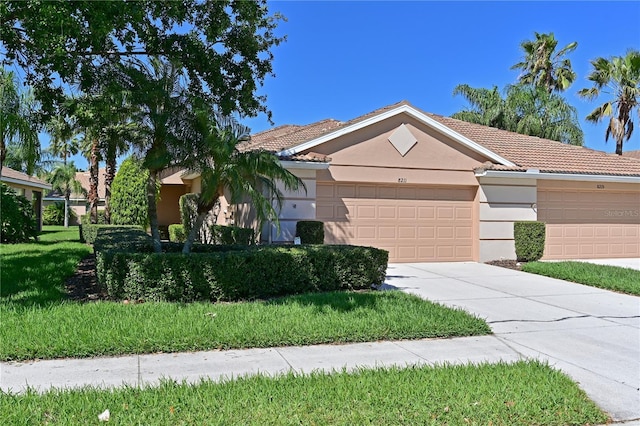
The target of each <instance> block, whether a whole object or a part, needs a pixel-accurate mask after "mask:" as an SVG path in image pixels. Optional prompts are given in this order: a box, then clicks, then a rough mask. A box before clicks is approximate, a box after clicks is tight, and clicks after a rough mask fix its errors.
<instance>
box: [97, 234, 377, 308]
mask: <svg viewBox="0 0 640 426" xmlns="http://www.w3.org/2000/svg"><path fill="white" fill-rule="evenodd" d="M170 247H171V246H170V245H167V248H170ZM202 247H203V246H200V248H201V249H202ZM213 248H216V249H217V251H209V252H204V253H202V252H201V253H198V252H194V253H191V254H188V255H183V254H181V253H170V252H169V253H161V254H157V253H145V252H140V251H138V252H135V253H133V252H123V251H121V250H100V251H97V252H96V263H97V265H96V267H97V268H96V269H97V274H98V281H99V282H100V284H101V285H103V286H105V288H106V289H107V291H108V293H109V296H110V297H111V298H112V299H117V300H120V299H132V300H138V299H143V300H149V301H180V302H190V301H195V300H206V301H237V300H247V299H249V300H250V299H265V298H270V297H277V296H284V295H290V294H298V293H308V292H324V291H335V290H357V289H368V288H370V287H371V285H373V284H380V283H382V282H383V281H384V278H385V273H386V269H387V262H388V256H389V254H388V252H387V251H385V250H380V249H376V248H372V247H358V246H295V247H291V246H287V247H276V246H262V247H255V246H254V247H247V246H209V247H208V248H207V249H206V250H212V249H213ZM169 251H171V250H169Z"/></svg>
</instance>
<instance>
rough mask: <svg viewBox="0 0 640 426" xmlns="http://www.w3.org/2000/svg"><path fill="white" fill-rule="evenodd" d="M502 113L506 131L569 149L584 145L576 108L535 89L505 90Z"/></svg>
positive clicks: (513, 86) (557, 97) (523, 86)
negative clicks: (504, 116) (504, 117)
mask: <svg viewBox="0 0 640 426" xmlns="http://www.w3.org/2000/svg"><path fill="white" fill-rule="evenodd" d="M506 109H507V111H508V113H507V115H509V117H510V119H509V122H510V125H509V128H507V130H510V131H513V132H516V133H520V134H523V135H531V136H537V137H539V138H545V139H551V140H554V141H559V142H562V143H567V144H570V145H578V146H582V145H583V144H584V133H583V132H582V129H581V128H580V123H579V121H578V112H577V110H576V108H575V107H573V106H571V105H569V104H568V103H567V102H566V101H565V99H564V98H563V97H562V96H560V95H558V94H557V93H549V92H547V91H546V90H545V89H544V88H542V87H539V86H532V85H522V84H516V85H512V86H508V87H507V97H506Z"/></svg>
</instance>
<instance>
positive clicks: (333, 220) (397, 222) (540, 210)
mask: <svg viewBox="0 0 640 426" xmlns="http://www.w3.org/2000/svg"><path fill="white" fill-rule="evenodd" d="M242 149H243V150H255V149H265V150H268V151H272V152H274V153H275V154H276V155H277V156H279V157H280V159H281V162H282V164H283V165H284V166H285V167H286V168H287V169H289V170H290V171H291V172H293V173H295V174H296V175H297V176H299V177H300V178H301V179H302V180H303V181H304V182H305V184H306V187H307V191H306V192H304V191H298V192H295V193H293V192H284V195H285V202H284V205H283V206H282V208H281V210H280V215H279V217H280V225H281V228H280V232H279V233H278V232H277V231H276V228H275V226H274V225H273V224H266V225H265V227H264V228H263V229H262V236H261V238H262V240H264V241H275V242H290V241H293V239H294V236H295V226H296V223H297V221H299V220H310V219H311V220H319V221H322V222H324V224H325V242H326V243H328V244H358V245H367V246H375V247H379V248H383V249H386V250H388V251H389V260H390V261H391V262H425V261H426V262H430V261H489V260H495V259H501V258H505V259H514V258H515V248H514V241H513V223H514V221H530V220H540V221H544V222H545V223H546V227H547V238H546V245H545V254H544V258H546V259H577V258H613V257H640V161H639V160H638V159H635V158H629V157H624V156H622V157H621V156H618V155H614V154H607V153H604V152H600V151H595V150H591V149H587V148H583V147H576V146H571V145H566V144H562V143H559V142H555V141H550V140H545V139H541V138H537V137H532V136H525V135H520V134H516V133H511V132H507V131H503V130H499V129H494V128H490V127H486V126H481V125H476V124H470V123H467V122H464V121H459V120H455V119H453V118H449V117H443V116H439V115H435V114H430V113H426V112H423V111H421V110H419V109H417V108H415V107H414V106H412V105H411V104H409V103H408V102H405V101H403V102H400V103H397V104H393V105H390V106H387V107H384V108H381V109H378V110H376V111H373V112H371V113H368V114H366V115H363V116H361V117H358V118H355V119H353V120H350V121H347V122H341V121H337V120H331V119H329V120H323V121H320V122H317V123H313V124H309V125H306V126H298V125H285V126H280V127H276V128H273V129H270V130H267V131H264V132H260V133H258V134H255V135H253V137H252V139H251V141H250V142H248V143H247V144H246V145H244V146H243V147H242ZM181 176H182V178H184V177H185V176H184V175H181V174H180V172H176V173H174V174H173V175H172V179H174V180H175V183H174V184H175V185H183V186H182V188H183V189H184V190H186V188H187V184H188V185H189V190H188V191H187V192H189V191H194V192H197V191H198V188H199V182H198V179H199V178H198V177H197V176H186V177H187V178H188V179H182V178H181ZM163 184H164V181H163ZM163 188H164V185H163ZM161 196H162V195H161ZM165 201H166V202H168V201H169V200H168V198H167V199H166V200H165ZM173 203H174V204H175V203H177V202H176V201H175V200H174V201H173ZM221 212H222V213H224V214H222V215H220V216H219V218H218V221H219V222H222V223H230V222H231V223H235V224H238V225H247V224H250V223H251V214H250V207H249V206H247V205H246V204H245V205H241V206H228V205H226V203H223V205H222V206H221Z"/></svg>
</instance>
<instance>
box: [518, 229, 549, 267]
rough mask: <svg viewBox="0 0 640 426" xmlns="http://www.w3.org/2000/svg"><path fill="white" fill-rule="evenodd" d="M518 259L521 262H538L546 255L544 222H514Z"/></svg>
mask: <svg viewBox="0 0 640 426" xmlns="http://www.w3.org/2000/svg"><path fill="white" fill-rule="evenodd" d="M513 238H514V240H515V246H516V258H517V259H518V261H521V262H532V261H535V260H538V259H540V258H541V257H542V255H543V254H544V240H545V224H544V222H533V221H532V222H514V224H513Z"/></svg>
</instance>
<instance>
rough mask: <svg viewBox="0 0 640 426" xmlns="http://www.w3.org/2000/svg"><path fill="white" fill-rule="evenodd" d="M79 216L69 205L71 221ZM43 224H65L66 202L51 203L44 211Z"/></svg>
mask: <svg viewBox="0 0 640 426" xmlns="http://www.w3.org/2000/svg"><path fill="white" fill-rule="evenodd" d="M74 217H77V216H76V213H75V212H74V211H73V209H71V208H70V207H69V222H71V219H72V218H74ZM42 224H43V225H63V224H64V202H60V201H58V202H56V203H53V204H49V205H48V206H46V207H45V208H44V210H43V211H42Z"/></svg>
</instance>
